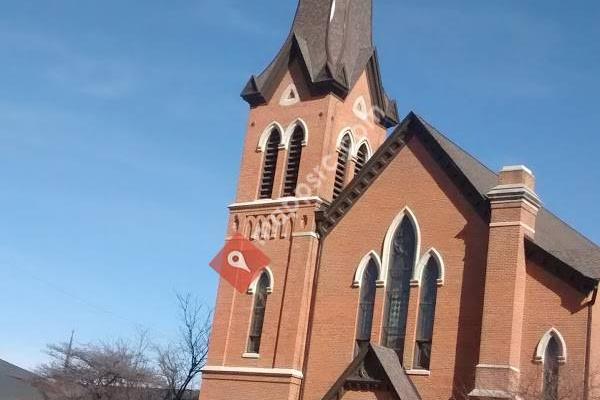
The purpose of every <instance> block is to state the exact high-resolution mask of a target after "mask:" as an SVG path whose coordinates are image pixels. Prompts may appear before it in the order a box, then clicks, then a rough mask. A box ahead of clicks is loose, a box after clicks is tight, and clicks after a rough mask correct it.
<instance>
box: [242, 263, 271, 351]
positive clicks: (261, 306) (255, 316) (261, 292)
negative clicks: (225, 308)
mask: <svg viewBox="0 0 600 400" xmlns="http://www.w3.org/2000/svg"><path fill="white" fill-rule="evenodd" d="M270 284H271V282H270V279H269V274H268V272H266V271H265V272H263V273H262V275H261V276H260V278H259V280H258V283H257V285H256V290H255V292H254V306H253V308H252V323H251V325H250V337H249V340H248V353H255V354H258V353H259V351H260V339H261V337H262V331H263V324H264V321H265V311H266V309H267V296H268V293H269V287H270Z"/></svg>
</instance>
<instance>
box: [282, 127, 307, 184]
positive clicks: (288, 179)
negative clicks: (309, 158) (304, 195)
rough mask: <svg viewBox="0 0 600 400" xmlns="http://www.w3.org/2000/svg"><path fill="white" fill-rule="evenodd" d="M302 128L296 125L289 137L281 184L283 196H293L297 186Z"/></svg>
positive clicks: (302, 140) (302, 135)
mask: <svg viewBox="0 0 600 400" xmlns="http://www.w3.org/2000/svg"><path fill="white" fill-rule="evenodd" d="M304 135H305V133H304V130H303V129H302V127H301V126H296V128H295V129H294V133H292V136H291V138H290V144H289V148H288V160H287V168H286V173H285V181H284V186H283V195H284V196H295V195H296V186H298V174H299V172H300V160H301V158H302V145H303V143H304Z"/></svg>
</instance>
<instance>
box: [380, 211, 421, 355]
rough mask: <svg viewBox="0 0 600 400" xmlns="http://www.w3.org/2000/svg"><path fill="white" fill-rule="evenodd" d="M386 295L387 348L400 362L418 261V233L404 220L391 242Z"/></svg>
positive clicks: (385, 327) (385, 342)
mask: <svg viewBox="0 0 600 400" xmlns="http://www.w3.org/2000/svg"><path fill="white" fill-rule="evenodd" d="M391 252H392V254H391V257H390V265H389V266H388V268H389V272H388V274H389V277H388V289H387V295H386V318H385V325H384V338H383V339H384V340H383V343H384V345H385V346H386V347H389V348H391V349H394V350H395V351H396V353H397V354H398V356H399V358H400V360H402V359H403V357H404V340H405V338H406V319H407V315H408V302H409V298H410V280H411V277H412V274H413V269H414V264H415V258H416V233H415V230H414V227H413V225H412V223H411V222H410V220H409V219H408V218H407V217H405V218H404V219H403V220H402V223H401V224H400V226H399V228H398V230H397V231H396V233H395V234H394V239H393V242H392V249H391Z"/></svg>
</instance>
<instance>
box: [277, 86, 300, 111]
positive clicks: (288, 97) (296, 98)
mask: <svg viewBox="0 0 600 400" xmlns="http://www.w3.org/2000/svg"><path fill="white" fill-rule="evenodd" d="M299 102H300V95H299V94H298V89H296V85H294V84H293V83H290V84H289V85H288V87H286V88H285V90H284V91H283V94H282V95H281V98H280V99H279V105H280V106H292V105H294V104H296V103H299Z"/></svg>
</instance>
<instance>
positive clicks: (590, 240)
mask: <svg viewBox="0 0 600 400" xmlns="http://www.w3.org/2000/svg"><path fill="white" fill-rule="evenodd" d="M542 209H543V210H544V212H546V213H548V214H549V215H550V216H552V217H553V218H554V219H556V221H557V222H560V223H561V224H563V225H564V226H565V227H567V228H569V229H570V230H571V231H573V233H575V234H576V235H577V236H579V237H580V238H581V239H583V240H585V241H587V242H588V243H589V244H591V245H592V246H594V247H595V248H597V249H598V250H600V245H599V244H596V242H594V241H593V240H592V239H590V238H589V237H587V236H586V235H585V234H583V233H581V231H579V230H578V229H577V228H575V227H574V226H573V225H571V224H570V223H569V222H567V221H565V220H564V219H563V218H561V217H559V216H558V215H557V214H556V213H554V212H552V211H550V210H549V209H548V208H546V207H543V206H542Z"/></svg>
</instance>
